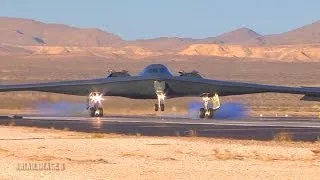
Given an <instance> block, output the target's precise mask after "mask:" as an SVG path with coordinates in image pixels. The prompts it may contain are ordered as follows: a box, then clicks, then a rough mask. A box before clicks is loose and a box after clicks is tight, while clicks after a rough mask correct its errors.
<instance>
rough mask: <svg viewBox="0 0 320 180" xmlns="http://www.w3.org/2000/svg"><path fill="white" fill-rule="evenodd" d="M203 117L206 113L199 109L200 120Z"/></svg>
mask: <svg viewBox="0 0 320 180" xmlns="http://www.w3.org/2000/svg"><path fill="white" fill-rule="evenodd" d="M205 115H206V111H205V110H204V108H200V115H199V117H200V118H204V117H205Z"/></svg>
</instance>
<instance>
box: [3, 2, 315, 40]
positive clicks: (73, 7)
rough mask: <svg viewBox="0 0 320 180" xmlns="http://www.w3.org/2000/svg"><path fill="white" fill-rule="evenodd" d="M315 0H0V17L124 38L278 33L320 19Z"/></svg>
mask: <svg viewBox="0 0 320 180" xmlns="http://www.w3.org/2000/svg"><path fill="white" fill-rule="evenodd" d="M319 8H320V1H319V0H219V1H218V0H197V1H196V0H90V1H86V0H50V1H49V0H2V1H1V4H0V16H9V17H22V18H30V19H35V20H40V21H43V22H47V23H60V24H68V25H72V26H77V27H97V28H101V29H103V30H106V31H109V32H112V33H115V34H117V35H119V36H121V37H122V38H124V39H127V40H128V39H130V40H132V39H141V38H155V37H163V36H178V37H192V38H203V37H209V36H216V35H219V34H221V33H223V32H226V31H230V30H233V29H236V28H240V27H248V28H251V29H253V30H255V31H257V32H258V33H261V34H271V33H280V32H284V31H288V30H290V29H293V28H296V27H299V26H302V25H305V24H310V23H312V22H314V21H317V20H320V9H319Z"/></svg>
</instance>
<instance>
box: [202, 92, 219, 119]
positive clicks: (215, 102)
mask: <svg viewBox="0 0 320 180" xmlns="http://www.w3.org/2000/svg"><path fill="white" fill-rule="evenodd" d="M202 99H203V101H204V107H203V108H200V112H199V117H200V118H213V114H214V111H216V110H217V109H219V108H220V100H219V96H218V94H214V96H212V97H210V95H209V94H203V95H202ZM210 100H211V101H212V108H211V107H210V108H209V101H210Z"/></svg>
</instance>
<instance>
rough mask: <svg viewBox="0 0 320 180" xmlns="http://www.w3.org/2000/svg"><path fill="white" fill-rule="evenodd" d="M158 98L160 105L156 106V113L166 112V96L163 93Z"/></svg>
mask: <svg viewBox="0 0 320 180" xmlns="http://www.w3.org/2000/svg"><path fill="white" fill-rule="evenodd" d="M157 98H158V103H157V104H155V105H154V110H155V111H159V110H161V111H164V98H165V95H164V94H162V93H159V94H157Z"/></svg>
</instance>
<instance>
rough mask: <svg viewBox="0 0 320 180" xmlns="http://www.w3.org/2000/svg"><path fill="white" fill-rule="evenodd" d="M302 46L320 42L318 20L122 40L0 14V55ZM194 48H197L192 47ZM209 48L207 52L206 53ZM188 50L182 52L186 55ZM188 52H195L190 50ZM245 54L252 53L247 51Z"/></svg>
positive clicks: (99, 32) (155, 52) (100, 32)
mask: <svg viewBox="0 0 320 180" xmlns="http://www.w3.org/2000/svg"><path fill="white" fill-rule="evenodd" d="M199 45H201V46H199ZM208 45H210V48H208V47H209V46H208ZM304 45H308V46H310V45H312V46H313V47H314V45H320V21H316V22H314V23H312V24H309V25H306V26H303V27H300V28H297V29H294V30H291V31H288V32H284V33H280V34H273V35H261V34H258V33H256V32H255V31H253V30H251V29H248V28H239V29H236V30H233V31H230V32H226V33H223V34H221V35H219V36H216V37H208V38H204V39H192V38H178V37H159V38H155V39H145V40H134V41H126V40H123V39H122V38H121V37H119V36H117V35H115V34H112V33H109V32H106V31H103V30H100V29H95V28H87V29H84V28H76V27H71V26H67V25H63V24H47V23H42V22H39V21H35V20H29V19H22V18H9V17H0V54H12V53H15V52H19V53H40V54H41V53H42V52H45V53H47V52H52V49H50V47H56V48H58V47H59V48H60V49H59V50H58V51H56V49H55V50H54V52H55V53H57V52H58V53H60V52H63V53H68V52H74V51H75V49H77V51H79V52H82V51H83V50H84V49H85V47H90V53H91V54H96V50H97V49H99V48H100V49H104V50H103V52H104V51H107V50H108V51H112V54H114V53H116V54H117V55H119V54H120V55H121V53H124V54H126V53H127V51H128V49H129V50H130V51H135V52H134V53H133V54H137V53H138V54H139V53H140V54H141V53H142V54H144V55H146V54H149V55H150V54H152V55H163V54H180V55H181V54H184V52H186V50H188V49H189V50H190V48H193V51H198V49H199V47H201V48H202V51H201V52H202V53H198V55H205V56H206V53H207V54H208V55H212V56H215V53H214V52H212V51H213V49H214V48H212V47H224V49H225V47H227V46H230V47H233V48H234V47H239V46H240V47H241V48H242V47H245V48H252V47H255V48H257V47H263V48H265V47H268V46H272V47H275V46H277V47H279V46H299V47H301V46H304ZM211 46H212V47H211ZM40 47H42V48H40ZM66 47H69V48H66ZM70 47H72V48H70ZM75 47H77V48H75ZM93 47H95V48H93ZM107 47H108V48H109V49H108V48H107ZM195 47H197V48H196V49H195ZM203 47H206V50H203ZM317 47H318V46H317ZM39 48H40V49H39ZM61 48H63V49H61ZM106 49H107V50H106ZM218 49H219V48H218ZM220 49H221V48H220ZM209 50H210V52H207V51H209ZM120 51H121V52H120ZM136 51H138V52H136ZM214 51H216V50H214ZM244 51H246V50H244ZM249 51H250V49H249ZM99 53H100V50H99ZM99 53H98V54H99ZM188 53H190V51H188ZM188 53H187V54H184V55H190V54H188ZM303 53H305V52H302V54H303ZM129 54H130V53H129ZM131 54H132V53H131ZM191 54H192V55H197V53H194V52H193V53H191ZM247 54H249V55H252V53H250V52H248V53H247ZM313 54H314V53H313ZM313 54H312V55H313ZM220 55H221V54H220ZM220 55H218V56H220ZM305 55H306V57H308V58H313V57H309V55H308V54H305ZM227 57H229V55H228V56H227ZM230 57H233V55H232V54H231V55H230ZM253 58H255V57H253ZM319 59H320V57H319Z"/></svg>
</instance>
